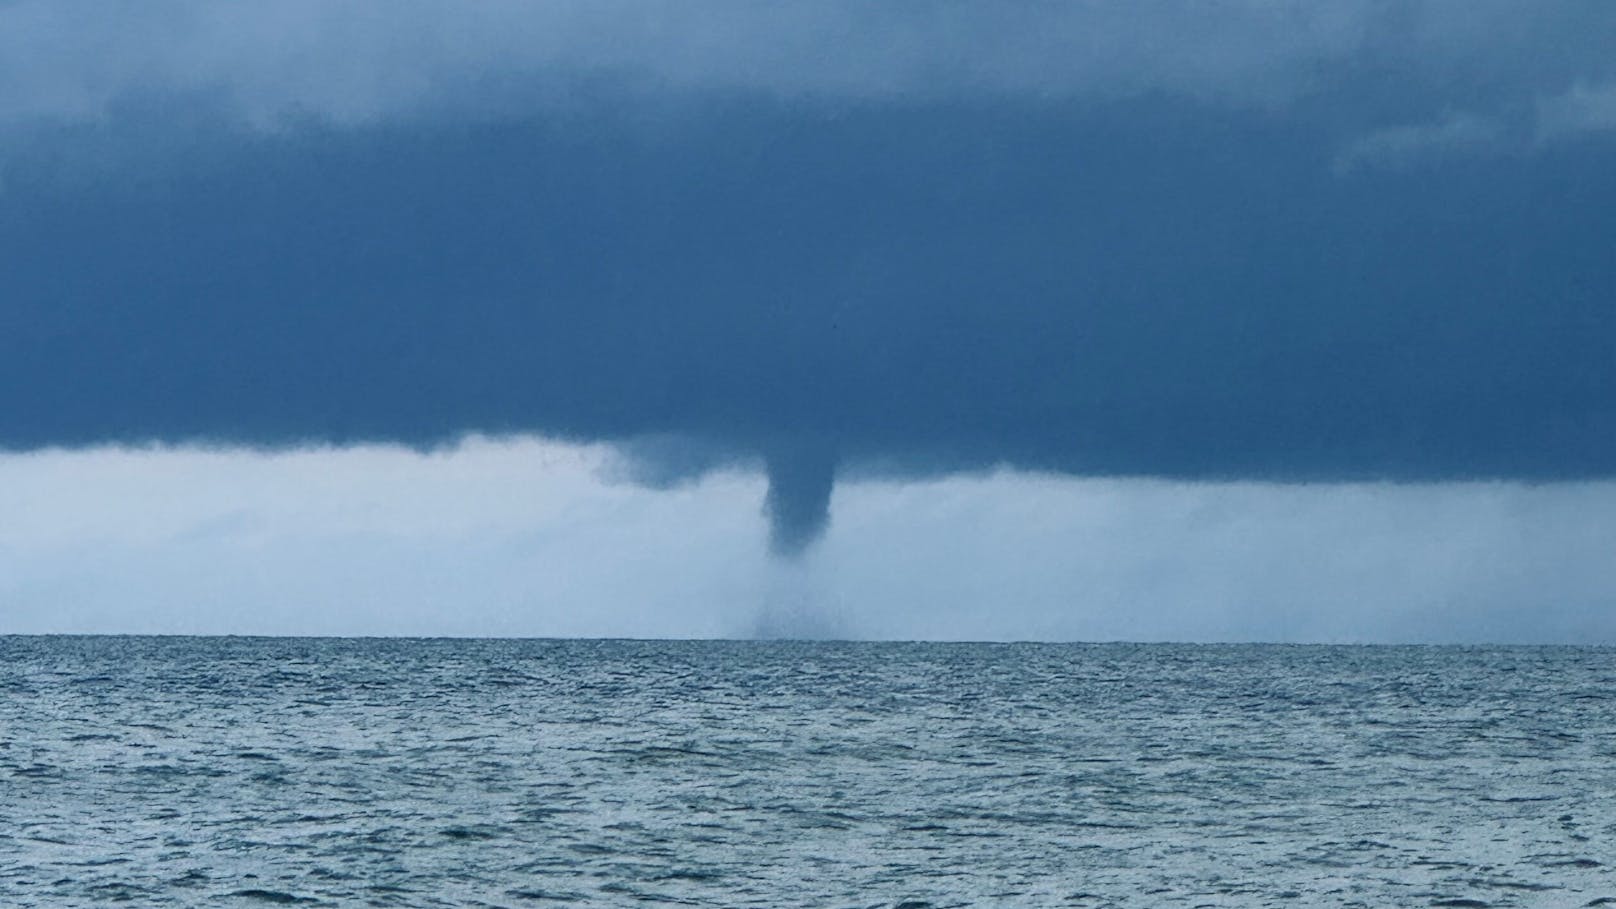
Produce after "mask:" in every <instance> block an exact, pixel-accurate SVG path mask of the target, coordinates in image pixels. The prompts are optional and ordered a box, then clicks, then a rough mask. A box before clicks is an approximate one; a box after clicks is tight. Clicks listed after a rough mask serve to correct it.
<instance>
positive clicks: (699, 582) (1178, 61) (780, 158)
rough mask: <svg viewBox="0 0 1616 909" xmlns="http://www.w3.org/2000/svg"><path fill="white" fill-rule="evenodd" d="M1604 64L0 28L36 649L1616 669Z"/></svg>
mask: <svg viewBox="0 0 1616 909" xmlns="http://www.w3.org/2000/svg"><path fill="white" fill-rule="evenodd" d="M1613 47H1616V7H1613V6H1611V5H1610V4H1608V3H1604V2H1587V3H1577V2H1564V3H1556V4H1552V5H1549V6H1546V7H1545V6H1540V5H1533V4H1522V3H1516V2H1489V0H1465V2H1459V0H1452V2H1442V0H1428V2H1422V0H1362V2H1354V0H1336V2H1322V3H1321V2H1308V3H1283V2H1278V3H1276V2H1236V0H1230V2H1223V3H1194V4H1192V3H1182V2H1179V3H1166V2H1163V3H1150V2H1144V3H1129V4H1120V3H1035V2H1027V3H1004V4H981V3H953V2H914V3H891V4H876V5H871V4H865V3H853V2H820V3H811V4H809V3H803V4H755V3H742V2H734V3H730V2H717V0H713V2H697V3H692V2H688V0H686V2H677V3H676V2H666V3H664V2H654V0H643V2H627V0H624V2H613V0H593V2H577V3H572V2H548V3H516V2H499V0H490V2H484V3H478V4H470V5H468V4H459V3H443V2H424V0H422V2H397V0H395V2H387V3H382V2H353V3H345V4H340V5H333V4H328V3H314V2H308V3H304V2H295V0H294V2H286V3H277V4H271V5H263V4H252V5H244V4H226V3H219V2H196V0H172V2H154V0H147V2H138V3H137V2H130V3H121V2H111V3H109V2H105V0H98V2H93V3H92V2H78V0H52V2H34V0H7V2H0V281H3V282H4V283H5V288H4V293H3V294H0V452H5V453H4V454H0V505H3V506H4V511H3V513H4V514H6V515H7V521H6V525H5V526H4V527H3V528H0V632H6V631H51V630H61V631H195V632H210V633H211V632H243V633H245V632H270V633H299V632H311V633H313V632H319V633H344V634H391V633H412V634H413V633H422V634H426V633H451V634H523V635H527V634H537V635H543V634H568V635H572V634H588V635H647V636H662V635H671V636H713V635H724V636H737V635H738V636H745V635H752V634H765V635H770V634H790V635H835V636H855V637H905V638H907V637H919V638H951V637H968V638H975V637H991V638H1059V639H1069V638H1083V639H1117V638H1127V639H1151V640H1161V639H1178V640H1231V639H1236V640H1374V641H1401V640H1409V641H1414V640H1418V641H1447V640H1451V641H1481V640H1501V641H1509V640H1521V641H1526V640H1530V641H1544V640H1555V641H1587V640H1596V641H1606V642H1610V641H1616V573H1613V571H1612V569H1610V568H1608V567H1606V563H1607V562H1608V561H1610V559H1609V557H1608V553H1609V552H1610V551H1611V549H1612V547H1611V544H1612V543H1613V542H1616V530H1613V528H1616V510H1613V508H1616V499H1613V486H1612V485H1611V478H1612V477H1616V446H1613V445H1612V440H1613V439H1616V306H1613V305H1612V302H1613V301H1612V296H1611V295H1612V288H1616V256H1613V255H1612V254H1611V249H1612V247H1613V242H1616V167H1612V164H1613V163H1616V160H1613V158H1616V54H1613V53H1611V50H1612V48H1613ZM468 438H469V441H461V440H467V439H468Z"/></svg>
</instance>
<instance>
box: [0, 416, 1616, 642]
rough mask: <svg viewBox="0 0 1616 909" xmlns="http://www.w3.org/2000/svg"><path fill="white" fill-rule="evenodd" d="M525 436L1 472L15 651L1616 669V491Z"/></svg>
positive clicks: (139, 458) (0, 459) (35, 458)
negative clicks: (624, 645) (1208, 650)
mask: <svg viewBox="0 0 1616 909" xmlns="http://www.w3.org/2000/svg"><path fill="white" fill-rule="evenodd" d="M611 461H612V455H611V453H610V451H609V450H608V449H606V448H604V447H582V446H574V445H565V444H560V443H555V442H549V441H543V440H537V439H531V438H519V439H507V440H488V439H472V440H470V441H468V442H466V443H465V444H463V445H461V446H459V447H458V448H455V449H452V450H447V451H443V452H438V453H431V454H421V453H417V452H413V451H409V450H405V449H400V448H391V447H359V448H348V449H318V450H305V451H296V452H284V453H263V452H248V451H239V450H201V449H192V448H178V449H142V450H129V449H95V450H88V451H71V452H66V451H46V452H37V453H31V454H13V455H4V456H0V513H3V514H5V515H6V518H7V519H6V521H5V522H3V523H0V633H35V632H119V633H125V632H128V633H188V634H225V633H229V634H342V635H356V634H357V635H491V636H507V635H514V636H626V637H747V636H752V635H756V634H765V635H771V636H781V635H783V636H834V637H854V638H883V639H1037V640H1074V639H1075V640H1187V641H1224V640H1263V641H1328V642H1358V641H1362V642H1566V643H1587V642H1603V643H1612V642H1616V609H1613V608H1612V607H1613V606H1616V560H1612V559H1610V558H1609V555H1610V553H1611V552H1613V551H1616V483H1610V482H1601V483H1578V484H1550V485H1537V486H1528V485H1517V484H1493V483H1485V484H1444V485H1376V484H1351V485H1313V486H1285V485H1264V484H1186V483H1170V482H1161V481H1145V480H1105V479H1073V478H1065V477H1051V476H1042V475H1028V474H1018V473H1010V472H1000V473H991V474H985V475H975V476H959V477H952V478H947V479H941V480H935V481H927V482H904V483H887V482H878V481H858V480H853V481H848V482H844V483H842V484H840V485H838V487H837V490H836V501H835V505H834V511H833V514H834V519H833V523H832V526H831V528H830V532H829V534H828V535H827V537H826V538H825V539H824V540H823V541H822V542H821V543H820V544H819V545H818V547H817V548H816V549H815V550H813V551H811V552H810V553H809V554H808V555H807V557H806V558H805V559H804V560H802V561H801V562H800V563H798V564H787V565H782V564H779V563H778V562H777V561H776V560H772V559H770V558H769V556H768V554H767V552H766V550H765V543H764V537H765V535H764V533H763V516H762V514H761V511H760V507H759V503H760V501H761V498H762V493H763V481H762V478H761V477H760V476H759V475H758V474H757V473H755V472H752V471H744V470H736V471H731V472H727V473H718V474H713V475H709V476H708V477H707V478H705V479H704V480H702V481H700V482H698V483H694V484H690V485H685V486H681V487H677V488H674V489H671V490H652V489H646V488H643V487H639V486H636V485H633V484H630V483H626V482H621V481H618V480H614V479H613V477H614V476H615V475H616V472H615V471H614V470H612V469H611V467H612V464H611Z"/></svg>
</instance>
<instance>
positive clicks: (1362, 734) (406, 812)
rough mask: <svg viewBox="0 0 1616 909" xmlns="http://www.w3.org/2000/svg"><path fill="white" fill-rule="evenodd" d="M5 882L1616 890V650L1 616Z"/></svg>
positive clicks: (826, 894) (836, 892) (640, 890)
mask: <svg viewBox="0 0 1616 909" xmlns="http://www.w3.org/2000/svg"><path fill="white" fill-rule="evenodd" d="M0 894H3V895H4V899H3V900H0V902H3V903H4V905H6V906H17V907H70V906H93V905H104V904H106V903H111V902H117V901H123V902H129V903H132V904H135V905H141V906H232V905H239V906H267V905H274V904H296V905H308V906H316V905H325V906H503V907H521V906H558V905H595V906H625V905H642V904H655V903H675V904H684V905H697V906H805V907H812V906H825V907H853V906H859V907H869V906H884V907H893V906H907V907H911V909H919V907H923V906H927V905H929V906H933V907H944V906H1082V907H1091V906H1092V907H1099V906H1118V907H1124V906H1125V907H1159V906H1268V905H1275V906H1278V905H1313V906H1363V907H1377V909H1378V907H1386V906H1455V907H1457V906H1472V907H1481V906H1499V907H1504V906H1530V907H1538V906H1546V907H1554V906H1567V907H1571V906H1577V907H1581V906H1595V905H1602V904H1608V905H1611V906H1616V650H1612V649H1599V648H1588V649H1578V648H1496V649H1474V648H1429V647H1408V648H1392V647H1284V646H1167V645H1151V646H1135V645H988V644H851V643H849V644H840V643H823V644H801V643H740V642H733V643H728V642H633V641H465V640H459V641H456V640H386V639H374V640H364V639H361V640H339V639H248V638H124V637H100V638H0Z"/></svg>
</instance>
